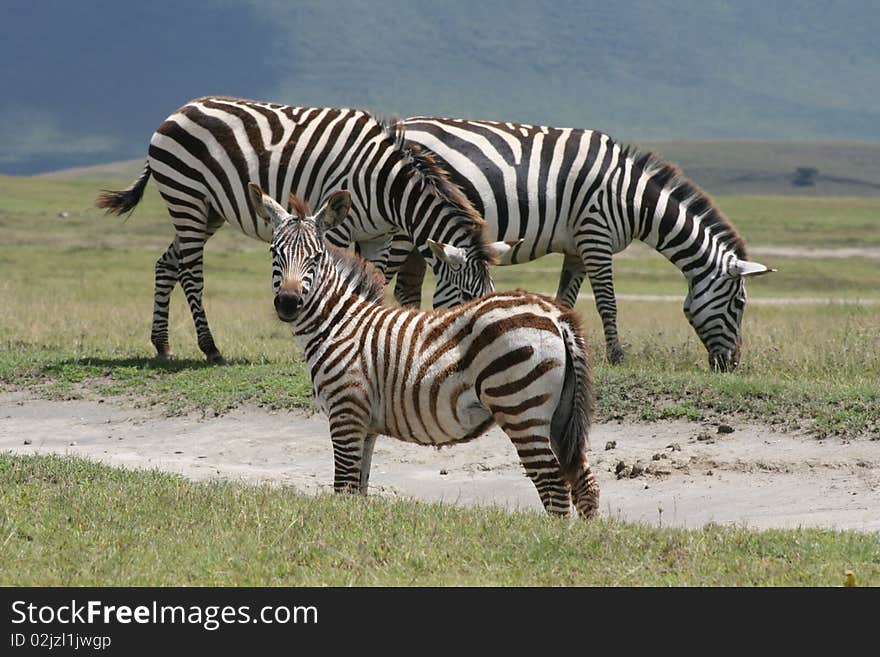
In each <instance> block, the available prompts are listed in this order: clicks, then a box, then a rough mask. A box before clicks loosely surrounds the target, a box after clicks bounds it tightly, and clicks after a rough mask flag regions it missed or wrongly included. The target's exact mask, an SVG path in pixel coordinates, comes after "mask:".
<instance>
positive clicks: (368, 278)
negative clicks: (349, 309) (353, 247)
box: [324, 241, 385, 304]
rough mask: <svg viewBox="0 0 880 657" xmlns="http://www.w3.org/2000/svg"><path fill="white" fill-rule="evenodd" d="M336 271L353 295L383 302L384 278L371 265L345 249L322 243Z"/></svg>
mask: <svg viewBox="0 0 880 657" xmlns="http://www.w3.org/2000/svg"><path fill="white" fill-rule="evenodd" d="M324 246H325V248H326V249H327V253H328V254H329V255H330V257H331V259H332V261H333V265H334V266H335V267H336V271H337V272H339V275H340V276H342V278H343V280H345V282H346V284H348V285H349V286H350V287H351V288H352V290H353V291H354V293H355V294H357V295H359V296H362V297H364V298H365V299H367V300H368V301H372V302H373V303H378V304H381V303H383V302H384V301H385V277H384V276H383V275H382V274H380V273H379V270H378V269H376V268H375V267H374V266H373V264H372V263H371V262H369V261H367V260H364V259H363V258H361V257H360V256H359V255H357V254H355V253H352V252H351V251H348V250H346V249H340V248H339V247H337V246H333V245H332V244H330V243H329V242H326V241H325V242H324Z"/></svg>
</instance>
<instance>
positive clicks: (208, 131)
mask: <svg viewBox="0 0 880 657" xmlns="http://www.w3.org/2000/svg"><path fill="white" fill-rule="evenodd" d="M371 121H373V119H372V118H371V117H370V116H369V115H368V114H367V113H366V112H363V111H361V110H353V109H338V108H314V107H294V106H288V105H281V104H277V103H265V102H258V101H252V100H244V99H239V98H226V97H221V96H212V97H205V98H198V99H195V100H192V101H190V102H189V103H187V104H186V105H184V106H183V107H181V108H180V109H178V110H176V111H175V112H174V113H172V114H171V115H170V116H169V117H168V118H167V119H166V120H165V121H164V122H163V123H162V124H161V125H160V126H159V128H158V129H157V130H156V132H155V133H154V134H153V137H152V139H151V140H150V149H149V164H150V168H151V169H152V171H153V175H154V177H155V178H156V182H157V183H158V185H159V190H160V192H161V193H162V195H163V197H164V198H165V200H166V202H168V205H169V209H170V210H171V212H172V216H175V214H174V212H175V210H174V208H175V207H176V208H177V217H178V218H181V217H184V216H185V215H186V214H187V211H188V210H189V211H191V210H193V209H195V210H196V211H197V214H198V215H203V214H211V215H212V216H214V217H216V218H217V220H223V219H225V220H226V221H228V222H230V223H231V224H233V225H235V226H237V227H238V228H240V229H241V230H242V231H243V232H244V233H245V234H247V235H249V236H250V237H255V238H257V239H261V240H263V241H269V240H270V239H271V231H269V230H268V229H267V228H266V226H265V224H264V223H263V222H262V221H260V220H259V219H258V218H257V216H256V215H255V214H254V211H253V209H252V208H251V207H250V206H249V204H248V202H247V183H248V182H250V181H259V182H260V184H261V186H263V188H264V189H266V190H267V192H268V193H269V194H271V195H272V196H273V198H276V199H286V198H287V196H288V195H289V194H290V193H294V194H296V195H297V196H299V197H300V198H303V199H305V200H306V201H307V202H308V203H310V204H312V205H317V204H318V203H319V202H320V201H321V200H322V199H323V198H324V196H326V194H327V193H328V191H332V189H333V188H334V185H338V183H339V180H340V177H341V176H340V175H339V174H338V171H347V170H348V169H349V167H348V166H347V165H348V164H349V163H350V162H351V160H352V159H353V158H355V156H356V155H357V153H358V146H359V145H360V144H362V143H363V142H364V141H365V140H366V139H367V138H369V137H370V136H373V133H374V132H378V128H377V129H376V130H374V131H372V132H371V131H369V130H363V128H364V126H366V125H367V124H368V123H370V122H371ZM193 205H194V206H196V207H195V208H193V207H191V206H193Z"/></svg>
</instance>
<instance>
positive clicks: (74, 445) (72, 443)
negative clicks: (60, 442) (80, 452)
mask: <svg viewBox="0 0 880 657" xmlns="http://www.w3.org/2000/svg"><path fill="white" fill-rule="evenodd" d="M68 444H69V445H70V446H71V447H76V441H75V440H71V441H70V442H69V443H68Z"/></svg>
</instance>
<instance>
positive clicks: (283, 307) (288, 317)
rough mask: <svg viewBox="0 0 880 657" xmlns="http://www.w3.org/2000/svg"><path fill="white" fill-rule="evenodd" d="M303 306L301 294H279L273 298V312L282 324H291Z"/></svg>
mask: <svg viewBox="0 0 880 657" xmlns="http://www.w3.org/2000/svg"><path fill="white" fill-rule="evenodd" d="M302 304H303V298H302V295H301V294H296V293H290V292H280V293H278V294H277V295H276V296H275V312H276V313H277V314H278V319H280V320H281V321H282V322H292V321H293V319H294V317H295V316H296V311H298V310H299V309H300V306H302Z"/></svg>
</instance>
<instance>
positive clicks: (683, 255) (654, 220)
mask: <svg viewBox="0 0 880 657" xmlns="http://www.w3.org/2000/svg"><path fill="white" fill-rule="evenodd" d="M644 214H645V216H646V220H645V222H644V224H643V225H642V231H641V234H640V235H639V236H638V237H639V239H641V240H642V241H643V242H645V243H646V244H650V245H651V246H653V247H654V249H655V250H656V251H657V252H658V253H660V254H662V255H663V257H665V258H666V259H667V260H669V262H671V263H672V264H674V265H675V266H676V267H678V269H679V270H680V271H681V273H682V274H684V276H685V278H687V279H692V278H694V277H696V276H699V275H701V274H702V273H704V272H706V271H708V270H717V269H718V268H721V267H723V266H724V264H725V262H726V261H727V260H729V259H730V258H731V257H735V256H736V249H735V246H734V245H733V244H731V242H730V240H729V239H726V237H727V236H726V233H725V232H724V231H719V230H718V227H717V225H714V226H713V225H709V224H707V223H706V222H704V221H702V220H701V216H700V215H697V214H695V213H693V212H692V211H690V209H689V208H688V207H687V205H686V204H685V203H680V202H678V201H677V200H675V199H672V198H668V199H665V198H664V194H663V193H661V195H660V197H659V199H658V202H657V205H656V206H655V210H654V212H650V210H649V211H648V212H645V213H644Z"/></svg>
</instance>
